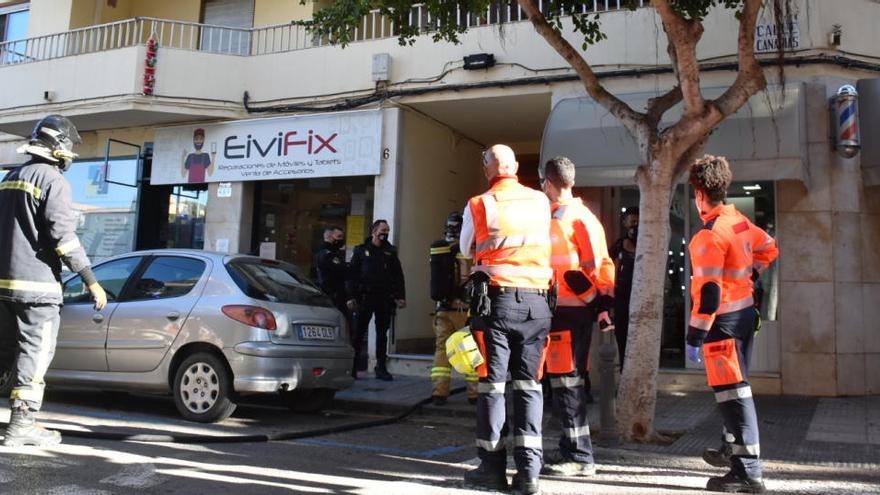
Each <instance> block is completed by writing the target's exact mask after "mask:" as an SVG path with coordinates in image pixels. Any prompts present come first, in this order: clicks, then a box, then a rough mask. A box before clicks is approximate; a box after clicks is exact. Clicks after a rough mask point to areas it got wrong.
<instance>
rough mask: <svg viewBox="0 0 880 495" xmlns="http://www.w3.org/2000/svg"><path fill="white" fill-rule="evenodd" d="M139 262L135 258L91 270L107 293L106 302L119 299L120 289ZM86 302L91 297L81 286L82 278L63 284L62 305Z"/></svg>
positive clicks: (85, 288)
mask: <svg viewBox="0 0 880 495" xmlns="http://www.w3.org/2000/svg"><path fill="white" fill-rule="evenodd" d="M140 262H141V257H140V256H135V257H133V258H122V259H118V260H113V261H109V262H107V263H103V264H101V265H98V266H96V267H94V268H92V271H93V272H94V274H95V279H97V280H98V283H99V284H101V287H103V288H104V291H105V292H106V293H107V300H108V301H115V300H116V299H117V298H118V297H119V294H120V293H121V292H122V288H123V287H125V282H127V281H128V278H129V277H131V274H132V273H134V271H135V270H136V269H137V266H138V264H140ZM86 302H92V296H91V294H90V293H89V289H88V288H87V287H85V285H83V281H82V278H81V277H80V276H79V275H77V276H76V277H74V278H72V279H70V280H68V281H67V283H66V284H64V304H77V303H86Z"/></svg>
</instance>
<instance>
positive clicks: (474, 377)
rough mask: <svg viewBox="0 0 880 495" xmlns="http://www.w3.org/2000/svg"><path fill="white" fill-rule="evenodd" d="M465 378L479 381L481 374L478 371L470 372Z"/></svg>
mask: <svg viewBox="0 0 880 495" xmlns="http://www.w3.org/2000/svg"><path fill="white" fill-rule="evenodd" d="M465 380H467V381H469V382H478V381H480V375H478V374H476V373H468V374H467V375H466V376H465Z"/></svg>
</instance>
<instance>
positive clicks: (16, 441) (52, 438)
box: [3, 407, 61, 447]
mask: <svg viewBox="0 0 880 495" xmlns="http://www.w3.org/2000/svg"><path fill="white" fill-rule="evenodd" d="M35 416H36V411H31V410H30V409H29V408H28V407H16V408H15V409H13V410H12V415H11V416H10V418H9V426H7V427H6V437H5V438H4V439H3V445H5V446H6V447H22V446H25V445H34V446H37V447H51V446H53V445H58V444H59V443H61V434H60V433H58V432H57V431H53V430H47V429H45V428H43V427H42V426H40V425H38V424H37V422H36V418H35Z"/></svg>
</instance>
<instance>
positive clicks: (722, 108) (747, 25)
mask: <svg viewBox="0 0 880 495" xmlns="http://www.w3.org/2000/svg"><path fill="white" fill-rule="evenodd" d="M761 4H762V0H745V5H744V6H743V11H742V14H741V15H740V19H739V41H738V53H739V72H738V73H737V76H736V81H734V82H733V85H731V86H730V87H729V88H727V91H725V92H724V94H723V95H721V96H720V97H718V99H717V100H715V101H714V102H712V103H713V106H714V107H715V108H717V109H718V113H719V114H720V115H717V116H715V117H714V118H713V119H712V120H715V122H712V123H711V125H710V127H714V126H715V125H716V124H717V123H718V122H720V121H721V120H723V119H724V118H725V117H727V116H728V115H730V114H732V113H734V112H736V111H737V110H739V108H740V107H741V106H743V105H744V104H745V103H746V102H747V101H748V100H749V98H751V97H752V95H754V94H755V93H757V92H758V91H761V90H763V89H764V88H766V87H767V79H766V78H765V77H764V70H763V69H761V65H760V64H759V63H758V59H757V58H756V57H755V24H756V23H757V22H758V12H760V10H761ZM781 49H782V47H780V50H781ZM716 119H717V120H716Z"/></svg>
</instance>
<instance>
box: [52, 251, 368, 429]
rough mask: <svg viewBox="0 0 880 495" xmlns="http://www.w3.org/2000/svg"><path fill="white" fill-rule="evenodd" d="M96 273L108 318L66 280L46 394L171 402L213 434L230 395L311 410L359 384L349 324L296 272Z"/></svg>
mask: <svg viewBox="0 0 880 495" xmlns="http://www.w3.org/2000/svg"><path fill="white" fill-rule="evenodd" d="M93 269H94V273H95V276H96V277H97V279H98V281H99V282H100V283H101V285H102V286H103V287H104V289H105V290H106V292H107V296H108V304H107V307H106V308H104V309H103V310H102V311H95V310H94V308H93V306H92V302H91V297H90V296H89V294H88V290H87V289H86V288H85V287H83V283H82V280H80V278H79V276H73V277H71V278H69V279H67V280H65V282H64V301H65V302H64V307H63V309H62V311H61V330H60V332H59V335H58V345H57V348H56V351H55V358H54V360H53V361H52V365H51V368H50V370H49V373H48V374H47V382H48V383H49V384H50V386H51V385H53V384H65V385H77V386H82V385H87V386H90V387H96V388H100V389H106V390H127V391H146V392H159V393H169V392H170V393H172V394H173V396H174V402H175V404H176V405H177V409H178V410H179V411H180V414H181V415H183V417H185V418H186V419H189V420H192V421H199V422H205V423H207V422H215V421H220V420H223V419H225V418H227V417H228V416H229V415H230V414H232V412H233V410H235V403H234V402H233V399H234V397H235V394H253V393H261V394H263V393H265V394H268V393H281V394H282V396H284V398H285V399H286V401H287V403H288V404H289V406H290V407H291V408H292V409H294V410H298V411H315V410H318V409H320V408H321V407H323V406H324V405H326V404H327V403H328V402H329V401H330V400H332V399H333V394H334V393H335V392H336V391H337V390H340V389H344V388H346V387H349V386H350V385H351V383H352V377H351V369H352V364H353V363H352V359H353V356H354V351H353V350H352V348H351V346H350V340H349V336H348V328H347V325H346V320H345V318H344V317H343V315H342V314H341V313H340V312H339V311H338V310H337V309H336V308H335V307H334V306H333V303H332V301H331V300H330V298H329V297H327V296H326V295H325V294H323V293H322V292H321V291H320V290H319V289H318V288H316V287H315V286H314V285H313V284H312V283H311V282H310V281H309V280H308V279H307V278H306V277H305V276H304V275H303V274H302V272H301V271H300V270H299V269H298V268H297V267H295V266H293V265H290V264H288V263H283V262H278V261H274V260H266V259H260V258H255V257H251V256H244V255H225V254H219V253H210V252H206V251H199V250H170V249H160V250H152V251H140V252H135V253H130V254H125V255H120V256H116V257H113V258H109V259H107V260H104V261H102V262H101V263H100V264H97V265H96V266H95V267H94V268H93Z"/></svg>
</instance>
